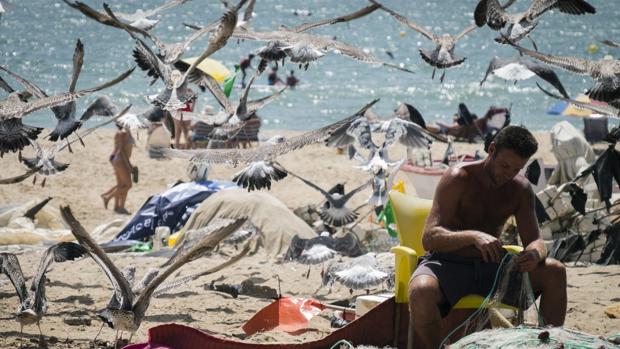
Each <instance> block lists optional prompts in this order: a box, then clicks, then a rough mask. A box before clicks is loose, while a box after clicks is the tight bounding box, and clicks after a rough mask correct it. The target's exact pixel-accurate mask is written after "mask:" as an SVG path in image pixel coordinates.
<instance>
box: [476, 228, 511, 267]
mask: <svg viewBox="0 0 620 349" xmlns="http://www.w3.org/2000/svg"><path fill="white" fill-rule="evenodd" d="M473 234H474V235H473V238H474V246H476V248H477V249H478V250H479V251H480V254H481V255H482V260H484V261H485V262H494V263H499V262H500V261H501V259H502V256H503V255H504V250H503V249H502V243H501V242H500V241H499V240H498V239H497V238H496V237H494V236H492V235H489V234H487V233H483V232H481V231H476V232H474V233H473Z"/></svg>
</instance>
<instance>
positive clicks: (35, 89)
mask: <svg viewBox="0 0 620 349" xmlns="http://www.w3.org/2000/svg"><path fill="white" fill-rule="evenodd" d="M0 70H2V71H4V72H6V73H8V74H9V75H11V77H13V79H15V80H17V82H19V83H20V84H21V85H22V86H23V87H24V89H26V91H28V92H29V93H30V94H32V95H33V96H35V97H37V98H45V97H47V94H46V93H45V92H44V91H43V90H42V89H41V88H39V86H37V85H35V84H34V83H32V82H30V81H28V80H26V79H24V78H22V77H21V76H19V75H17V74H16V73H13V72H12V71H10V70H8V69H7V68H5V67H3V66H0Z"/></svg>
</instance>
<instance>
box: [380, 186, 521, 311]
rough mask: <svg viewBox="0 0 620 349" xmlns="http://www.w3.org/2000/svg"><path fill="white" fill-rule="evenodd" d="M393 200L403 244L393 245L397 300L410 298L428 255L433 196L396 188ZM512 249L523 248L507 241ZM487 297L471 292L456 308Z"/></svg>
mask: <svg viewBox="0 0 620 349" xmlns="http://www.w3.org/2000/svg"><path fill="white" fill-rule="evenodd" d="M388 196H389V200H390V204H391V205H392V210H393V212H394V218H395V220H396V231H397V233H398V240H399V242H400V245H399V246H396V247H393V248H392V252H394V256H395V286H394V292H395V296H396V303H408V302H409V292H408V291H409V279H410V278H411V274H413V271H414V270H415V268H416V266H417V265H418V257H419V256H422V255H424V253H425V251H424V247H423V246H422V233H423V232H424V224H425V222H426V217H427V216H428V214H429V212H430V210H431V205H432V203H433V201H432V200H427V199H422V198H418V197H415V196H413V195H406V194H403V193H400V192H398V191H395V190H392V191H390V193H389V195H388ZM504 248H505V249H506V250H508V251H510V252H515V253H518V252H521V251H522V250H523V248H522V247H521V246H515V245H504ZM483 300H484V298H483V297H482V296H479V295H468V296H465V297H463V298H461V300H459V302H458V303H457V304H456V305H455V306H454V307H453V309H477V308H479V307H480V306H481V305H482V302H483ZM494 306H495V307H500V308H504V309H511V310H515V311H516V310H517V308H515V307H512V306H510V305H507V304H501V303H500V304H495V305H494Z"/></svg>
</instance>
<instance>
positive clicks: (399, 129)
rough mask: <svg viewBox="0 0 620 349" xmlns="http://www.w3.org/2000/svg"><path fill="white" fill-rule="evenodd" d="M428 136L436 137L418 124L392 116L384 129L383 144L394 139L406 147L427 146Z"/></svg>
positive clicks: (393, 141) (428, 142)
mask: <svg viewBox="0 0 620 349" xmlns="http://www.w3.org/2000/svg"><path fill="white" fill-rule="evenodd" d="M430 137H433V138H436V137H438V136H437V135H434V134H432V133H431V132H429V131H427V130H426V129H424V128H422V127H420V125H418V124H416V123H413V122H411V121H406V120H403V119H400V118H393V119H392V120H391V121H390V123H389V125H388V127H387V130H386V134H385V144H386V145H392V144H394V143H395V142H396V141H399V142H400V143H401V144H403V145H404V146H406V147H408V148H427V147H428V145H429V144H430Z"/></svg>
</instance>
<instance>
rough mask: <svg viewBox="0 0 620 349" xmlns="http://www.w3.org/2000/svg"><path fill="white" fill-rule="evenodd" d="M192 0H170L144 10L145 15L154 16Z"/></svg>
mask: <svg viewBox="0 0 620 349" xmlns="http://www.w3.org/2000/svg"><path fill="white" fill-rule="evenodd" d="M188 1H190V0H173V1H169V2H166V3H164V4H161V5H160V6H158V7H155V8H154V9H151V10H146V11H144V17H151V16H154V15H156V14H158V13H159V12H161V11H163V10H167V9H171V8H173V7H177V6H179V5H182V4H184V3H186V2H188ZM137 19H140V18H139V17H136V18H135V20H137Z"/></svg>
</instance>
